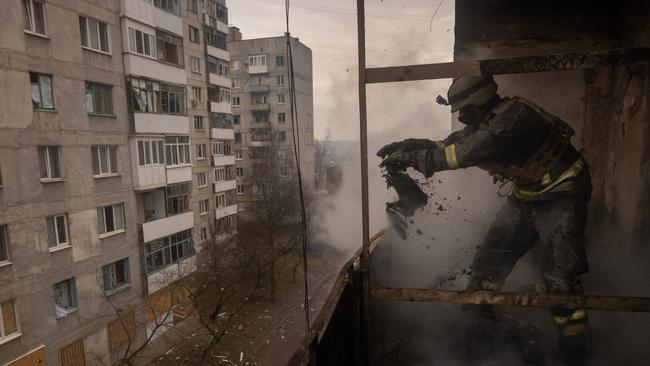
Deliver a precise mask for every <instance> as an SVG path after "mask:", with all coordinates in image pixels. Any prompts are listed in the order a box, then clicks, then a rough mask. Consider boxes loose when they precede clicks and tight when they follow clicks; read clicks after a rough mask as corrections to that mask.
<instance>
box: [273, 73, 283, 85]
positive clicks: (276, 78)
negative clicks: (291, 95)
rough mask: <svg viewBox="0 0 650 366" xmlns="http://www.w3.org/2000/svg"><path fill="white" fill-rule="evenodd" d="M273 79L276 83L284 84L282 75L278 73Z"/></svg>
mask: <svg viewBox="0 0 650 366" xmlns="http://www.w3.org/2000/svg"><path fill="white" fill-rule="evenodd" d="M275 80H276V82H277V84H278V85H284V75H278V76H276V77H275Z"/></svg>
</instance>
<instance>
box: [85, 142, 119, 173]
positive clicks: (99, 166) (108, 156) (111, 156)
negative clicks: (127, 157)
mask: <svg viewBox="0 0 650 366" xmlns="http://www.w3.org/2000/svg"><path fill="white" fill-rule="evenodd" d="M90 151H91V153H92V158H93V175H94V176H95V177H98V176H107V175H114V174H117V173H118V164H117V145H98V146H92V147H91V148H90Z"/></svg>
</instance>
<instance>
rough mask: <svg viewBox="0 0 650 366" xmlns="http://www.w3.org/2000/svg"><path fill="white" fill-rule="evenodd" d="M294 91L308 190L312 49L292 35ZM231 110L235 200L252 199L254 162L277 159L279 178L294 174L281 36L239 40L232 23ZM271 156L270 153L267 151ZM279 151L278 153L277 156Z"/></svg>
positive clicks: (311, 184) (310, 175)
mask: <svg viewBox="0 0 650 366" xmlns="http://www.w3.org/2000/svg"><path fill="white" fill-rule="evenodd" d="M290 39H291V47H292V53H293V68H294V75H295V78H294V79H295V91H296V93H295V94H296V109H297V114H295V121H296V129H295V131H296V135H295V136H296V140H297V141H299V147H300V158H301V161H300V168H301V172H302V177H303V184H304V187H305V188H306V189H307V190H312V189H313V188H314V120H313V114H314V97H313V81H312V54H311V49H310V48H309V47H307V46H305V45H304V44H303V43H301V42H300V40H299V39H298V38H294V37H290ZM228 50H229V51H230V55H231V62H230V72H231V78H232V111H233V125H234V130H235V145H234V146H235V160H236V168H235V169H236V176H237V178H238V181H237V182H238V183H237V184H238V185H237V195H238V202H240V203H241V204H242V205H246V203H247V202H250V201H252V200H254V189H255V187H254V185H253V184H252V183H251V177H253V175H254V174H255V170H256V167H257V166H258V164H264V162H265V160H267V159H269V158H271V156H273V157H274V158H275V157H277V158H278V160H279V163H278V164H275V165H276V167H277V176H278V177H280V178H282V177H287V176H289V175H291V174H295V159H294V153H293V135H292V132H293V129H292V123H291V97H290V95H289V83H290V82H291V80H290V77H289V60H288V59H287V39H286V37H285V36H280V37H269V38H258V39H242V35H241V33H240V32H239V29H238V28H236V27H231V32H230V35H229V42H228ZM270 154H273V155H270ZM275 154H277V156H275Z"/></svg>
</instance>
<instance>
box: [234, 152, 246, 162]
mask: <svg viewBox="0 0 650 366" xmlns="http://www.w3.org/2000/svg"><path fill="white" fill-rule="evenodd" d="M242 159H244V154H243V153H242V151H241V150H235V160H242Z"/></svg>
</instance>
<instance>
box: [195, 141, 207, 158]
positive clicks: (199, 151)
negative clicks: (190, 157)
mask: <svg viewBox="0 0 650 366" xmlns="http://www.w3.org/2000/svg"><path fill="white" fill-rule="evenodd" d="M205 156H206V151H205V144H199V145H196V160H203V159H205Z"/></svg>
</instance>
